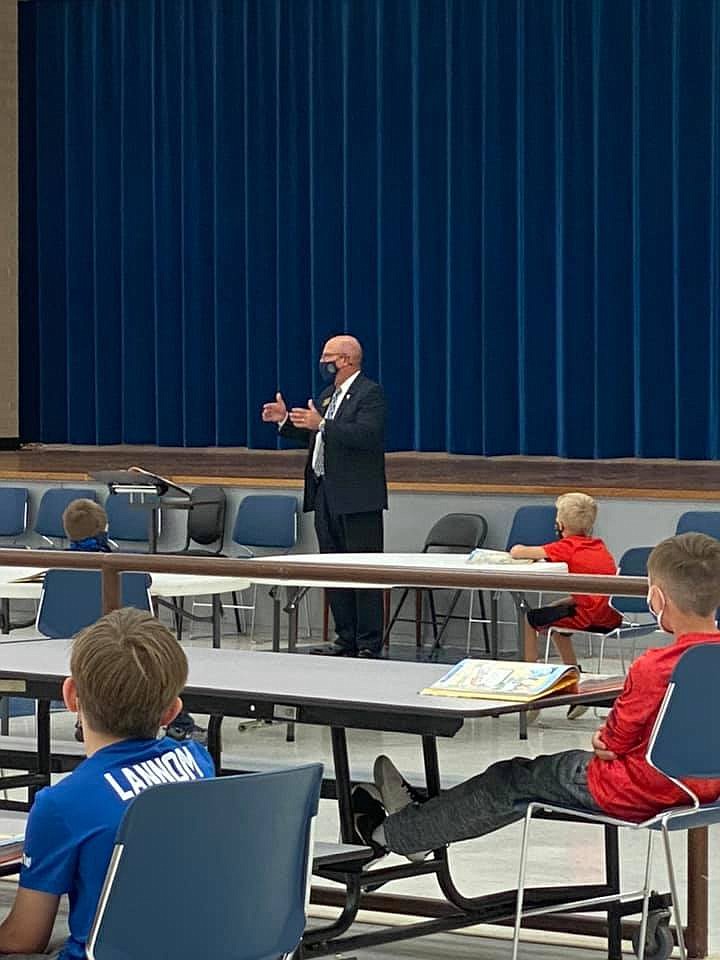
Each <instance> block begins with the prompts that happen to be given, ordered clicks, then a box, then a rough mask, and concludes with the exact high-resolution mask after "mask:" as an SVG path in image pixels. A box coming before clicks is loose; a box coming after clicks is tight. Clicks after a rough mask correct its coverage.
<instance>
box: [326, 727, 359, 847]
mask: <svg viewBox="0 0 720 960" xmlns="http://www.w3.org/2000/svg"><path fill="white" fill-rule="evenodd" d="M330 739H331V743H332V753H333V764H334V767H335V789H336V791H337V801H338V813H339V816H340V835H341V837H342V841H343V843H355V842H356V838H355V822H354V818H353V809H352V784H351V782H350V763H349V761H348V750H347V735H346V733H345V730H344V728H343V727H331V728H330Z"/></svg>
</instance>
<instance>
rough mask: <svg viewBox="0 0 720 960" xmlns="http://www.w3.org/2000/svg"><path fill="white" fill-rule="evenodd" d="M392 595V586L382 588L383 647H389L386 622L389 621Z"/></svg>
mask: <svg viewBox="0 0 720 960" xmlns="http://www.w3.org/2000/svg"><path fill="white" fill-rule="evenodd" d="M391 597H392V587H391V588H390V589H389V590H383V647H385V649H386V650H389V649H390V634H389V633H388V628H387V626H388V623H389V621H390V601H391Z"/></svg>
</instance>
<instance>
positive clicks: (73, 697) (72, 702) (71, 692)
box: [62, 677, 78, 713]
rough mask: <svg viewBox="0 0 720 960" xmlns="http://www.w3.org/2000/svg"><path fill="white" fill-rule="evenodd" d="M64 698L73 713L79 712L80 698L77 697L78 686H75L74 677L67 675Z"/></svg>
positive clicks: (64, 684) (64, 683)
mask: <svg viewBox="0 0 720 960" xmlns="http://www.w3.org/2000/svg"><path fill="white" fill-rule="evenodd" d="M62 693H63V700H64V701H65V706H66V707H67V708H68V710H69V711H70V712H71V713H77V710H78V698H77V687H76V686H75V681H74V680H73V678H72V677H66V678H65V681H64V682H63V688H62Z"/></svg>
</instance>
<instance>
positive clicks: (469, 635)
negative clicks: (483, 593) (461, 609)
mask: <svg viewBox="0 0 720 960" xmlns="http://www.w3.org/2000/svg"><path fill="white" fill-rule="evenodd" d="M468 593H469V594H470V599H469V600H468V616H467V634H466V636H465V656H466V657H469V656H470V640H471V639H472V625H473V604H474V600H475V591H474V590H468Z"/></svg>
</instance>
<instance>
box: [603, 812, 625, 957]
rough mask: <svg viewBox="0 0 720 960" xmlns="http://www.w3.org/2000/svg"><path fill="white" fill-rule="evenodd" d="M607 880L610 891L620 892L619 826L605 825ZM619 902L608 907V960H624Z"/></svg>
mask: <svg viewBox="0 0 720 960" xmlns="http://www.w3.org/2000/svg"><path fill="white" fill-rule="evenodd" d="M605 882H606V883H607V885H608V888H609V893H619V892H620V846H619V839H618V828H617V827H607V826H606V827H605ZM618 906H619V905H618V904H616V903H612V904H610V906H609V907H608V912H607V924H608V952H607V955H608V960H622V915H621V914H620V911H619V909H618Z"/></svg>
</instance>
